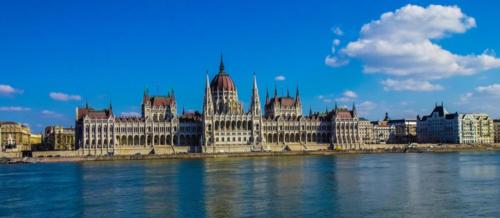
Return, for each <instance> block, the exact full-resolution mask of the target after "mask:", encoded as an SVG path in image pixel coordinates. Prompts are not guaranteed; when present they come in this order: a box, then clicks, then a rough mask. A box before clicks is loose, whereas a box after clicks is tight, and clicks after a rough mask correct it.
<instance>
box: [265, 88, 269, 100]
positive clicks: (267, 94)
mask: <svg viewBox="0 0 500 218" xmlns="http://www.w3.org/2000/svg"><path fill="white" fill-rule="evenodd" d="M266 104H269V89H268V88H266Z"/></svg>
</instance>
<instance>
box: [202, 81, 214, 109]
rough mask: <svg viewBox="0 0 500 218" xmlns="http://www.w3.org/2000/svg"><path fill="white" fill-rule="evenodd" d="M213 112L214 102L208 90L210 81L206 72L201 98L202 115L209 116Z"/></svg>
mask: <svg viewBox="0 0 500 218" xmlns="http://www.w3.org/2000/svg"><path fill="white" fill-rule="evenodd" d="M212 114H214V104H213V101H212V93H211V91H210V83H209V79H208V72H207V78H206V84H205V98H204V100H203V116H205V117H206V116H209V115H212Z"/></svg>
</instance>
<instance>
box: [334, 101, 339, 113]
mask: <svg viewBox="0 0 500 218" xmlns="http://www.w3.org/2000/svg"><path fill="white" fill-rule="evenodd" d="M337 109H339V106H338V105H337V102H335V109H334V110H335V111H336V110H337Z"/></svg>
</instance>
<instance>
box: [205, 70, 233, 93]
mask: <svg viewBox="0 0 500 218" xmlns="http://www.w3.org/2000/svg"><path fill="white" fill-rule="evenodd" d="M210 90H212V91H236V86H235V85H234V82H233V79H231V77H230V76H229V74H227V73H225V72H219V73H218V74H217V75H216V76H215V77H214V79H213V80H212V82H210Z"/></svg>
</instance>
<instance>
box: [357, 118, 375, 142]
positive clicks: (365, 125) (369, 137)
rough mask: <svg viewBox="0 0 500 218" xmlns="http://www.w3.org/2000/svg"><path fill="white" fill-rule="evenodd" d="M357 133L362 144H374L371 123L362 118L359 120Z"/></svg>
mask: <svg viewBox="0 0 500 218" xmlns="http://www.w3.org/2000/svg"><path fill="white" fill-rule="evenodd" d="M358 123H359V135H360V138H361V140H362V141H363V143H364V144H375V136H374V135H375V133H374V127H373V124H372V123H371V122H370V121H369V120H367V119H364V118H360V119H359V121H358Z"/></svg>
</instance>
